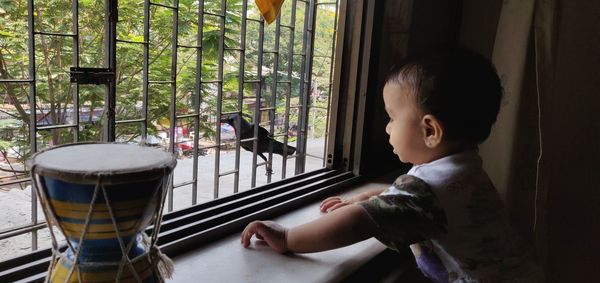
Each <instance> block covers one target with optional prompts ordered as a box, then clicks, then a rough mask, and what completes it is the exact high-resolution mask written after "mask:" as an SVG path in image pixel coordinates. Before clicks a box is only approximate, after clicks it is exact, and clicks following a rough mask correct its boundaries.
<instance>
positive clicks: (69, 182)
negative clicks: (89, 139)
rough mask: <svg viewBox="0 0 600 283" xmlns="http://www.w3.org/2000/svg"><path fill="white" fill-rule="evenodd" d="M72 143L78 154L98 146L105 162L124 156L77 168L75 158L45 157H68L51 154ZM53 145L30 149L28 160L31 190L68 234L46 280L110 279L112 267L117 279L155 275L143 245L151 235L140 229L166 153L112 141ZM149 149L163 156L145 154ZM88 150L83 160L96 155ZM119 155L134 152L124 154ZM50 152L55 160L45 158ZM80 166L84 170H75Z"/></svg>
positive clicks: (167, 169)
mask: <svg viewBox="0 0 600 283" xmlns="http://www.w3.org/2000/svg"><path fill="white" fill-rule="evenodd" d="M74 149H76V150H75V151H76V152H75V153H74V154H77V155H81V154H84V155H85V154H86V153H85V152H86V151H88V150H91V151H98V150H103V151H106V153H105V155H108V156H112V158H108V159H109V160H111V161H110V162H120V161H123V163H126V164H125V165H123V164H121V165H113V166H112V167H114V168H112V167H111V165H106V164H105V165H100V166H99V167H100V168H96V169H94V168H93V166H83V167H87V168H80V169H81V170H79V169H78V170H74V169H76V167H78V166H76V165H62V166H61V165H55V164H53V162H58V163H61V162H67V163H69V162H73V161H75V160H64V158H63V159H62V161H61V158H56V157H57V156H58V154H73V153H71V152H70V151H74ZM56 150H61V151H62V152H53V149H51V150H48V151H46V152H42V153H39V154H44V153H46V154H48V155H50V156H43V155H39V154H36V156H34V157H33V158H32V162H31V169H32V176H34V178H35V181H36V184H37V186H36V191H37V192H38V194H39V195H40V201H41V202H42V204H43V206H44V210H46V217H47V218H49V222H50V223H55V225H56V226H57V228H58V230H60V231H61V232H62V233H63V234H64V236H65V238H66V240H67V241H68V248H67V250H66V251H65V252H63V253H62V254H61V255H60V256H59V257H58V258H57V260H56V261H54V263H53V266H52V268H51V270H50V274H49V276H50V282H80V281H81V282H114V281H116V280H117V276H118V275H120V276H119V277H120V279H119V282H145V283H146V282H160V281H162V278H161V277H160V274H158V271H157V268H156V262H153V261H155V260H154V257H152V256H151V255H150V253H149V252H150V245H151V243H150V242H149V240H148V237H146V236H145V235H144V234H143V233H144V232H143V231H144V230H145V229H146V228H147V227H148V225H150V224H152V223H155V224H156V220H157V219H158V218H159V217H160V215H161V213H160V210H161V209H162V203H163V201H164V196H165V194H166V188H167V184H168V183H169V182H170V177H171V172H172V169H173V168H174V166H175V159H174V158H173V157H172V155H170V154H168V153H166V152H164V151H160V150H156V149H149V148H142V147H139V146H131V145H120V144H80V145H69V146H64V147H58V148H56ZM115 150H116V152H115ZM130 151H132V152H133V153H132V152H130ZM49 153H52V154H49ZM126 153H127V154H126ZM115 154H124V155H125V156H129V157H124V156H122V157H118V156H114V155H115ZM132 154H133V156H130V155H132ZM156 154H159V155H160V156H162V157H164V158H162V159H164V160H162V159H161V158H156V156H153V155H156ZM88 155H89V156H88V158H92V159H91V160H94V158H95V159H98V158H101V159H102V157H99V156H100V155H99V154H98V152H96V153H92V154H88ZM145 156H151V157H150V158H144V157H145ZM152 156H153V157H152ZM44 157H45V158H44ZM52 157H55V158H52ZM123 158H138V159H141V160H134V161H131V160H130V161H124V160H123ZM52 159H56V160H55V161H52V162H50V163H49V162H48V161H51V160H52ZM66 159H69V158H66ZM144 159H146V160H144ZM88 160H90V159H88ZM36 161H37V162H36ZM101 162H103V163H106V162H107V160H104V161H101ZM123 166H129V168H124V167H123ZM83 170H85V171H86V172H87V173H85V174H81V173H82V172H81V171H83ZM75 171H76V172H75ZM56 172H59V173H56ZM65 172H68V173H65ZM74 174H75V175H76V176H75V175H74ZM82 176H83V177H82ZM125 255H126V256H125ZM74 265H75V268H73V267H74Z"/></svg>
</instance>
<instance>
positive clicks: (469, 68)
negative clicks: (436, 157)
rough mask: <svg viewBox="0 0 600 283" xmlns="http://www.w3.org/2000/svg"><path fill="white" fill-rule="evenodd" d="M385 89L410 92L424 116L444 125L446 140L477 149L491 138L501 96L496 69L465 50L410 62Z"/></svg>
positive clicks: (431, 53) (391, 76) (439, 51)
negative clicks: (397, 87)
mask: <svg viewBox="0 0 600 283" xmlns="http://www.w3.org/2000/svg"><path fill="white" fill-rule="evenodd" d="M386 83H396V84H398V85H400V86H403V87H408V90H409V91H410V92H411V93H413V94H414V95H415V98H416V102H417V105H419V107H420V109H421V110H422V111H424V114H432V115H433V116H435V117H436V118H437V119H439V120H440V121H441V123H442V125H443V127H444V129H445V133H444V134H445V139H447V140H451V141H461V142H475V143H477V144H479V143H481V142H483V141H484V140H485V139H487V137H488V136H489V135H490V131H491V127H492V125H493V124H494V122H496V116H497V115H498V111H499V109H500V101H501V100H502V93H503V89H502V85H501V83H500V78H499V77H498V74H497V73H496V69H495V68H494V66H493V65H492V63H491V62H490V61H489V60H488V59H487V58H485V57H483V56H482V55H480V54H478V53H476V52H474V51H471V50H469V49H466V48H462V47H453V48H444V49H436V50H430V51H428V52H427V53H425V54H422V55H418V56H415V57H411V58H408V59H407V60H405V62H403V63H402V64H400V65H398V66H396V67H394V68H393V69H392V70H391V71H390V73H389V74H388V76H387V78H386Z"/></svg>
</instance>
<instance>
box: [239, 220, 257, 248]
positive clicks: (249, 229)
mask: <svg viewBox="0 0 600 283" xmlns="http://www.w3.org/2000/svg"><path fill="white" fill-rule="evenodd" d="M258 226H260V221H254V222H252V223H250V224H248V226H246V228H245V229H244V231H243V232H242V245H243V246H244V247H245V248H247V247H248V246H250V239H252V236H254V234H256V233H257V231H258Z"/></svg>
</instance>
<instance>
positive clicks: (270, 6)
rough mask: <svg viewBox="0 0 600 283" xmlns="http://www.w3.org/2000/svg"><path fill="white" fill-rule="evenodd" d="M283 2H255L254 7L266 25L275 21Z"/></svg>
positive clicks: (271, 0) (279, 0) (257, 0)
mask: <svg viewBox="0 0 600 283" xmlns="http://www.w3.org/2000/svg"><path fill="white" fill-rule="evenodd" d="M283 1H285V0H255V2H256V6H258V9H259V10H260V13H261V14H262V16H263V18H265V21H267V23H268V24H270V23H272V22H273V21H275V19H277V15H279V12H280V11H281V5H282V4H283Z"/></svg>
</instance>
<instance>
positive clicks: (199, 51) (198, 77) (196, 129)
mask: <svg viewBox="0 0 600 283" xmlns="http://www.w3.org/2000/svg"><path fill="white" fill-rule="evenodd" d="M202 10H204V0H200V2H199V3H198V22H197V25H198V30H197V32H196V45H197V46H202V34H203V33H202V28H203V27H204V13H202ZM200 81H202V48H200V49H196V82H195V84H194V91H195V92H196V93H195V94H194V95H195V98H194V99H195V101H196V105H195V106H194V114H195V115H194V161H193V166H192V167H193V170H194V172H192V178H193V183H192V205H195V204H196V203H197V202H198V147H199V145H198V140H199V139H200V104H202V94H201V93H202V88H201V86H200Z"/></svg>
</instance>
